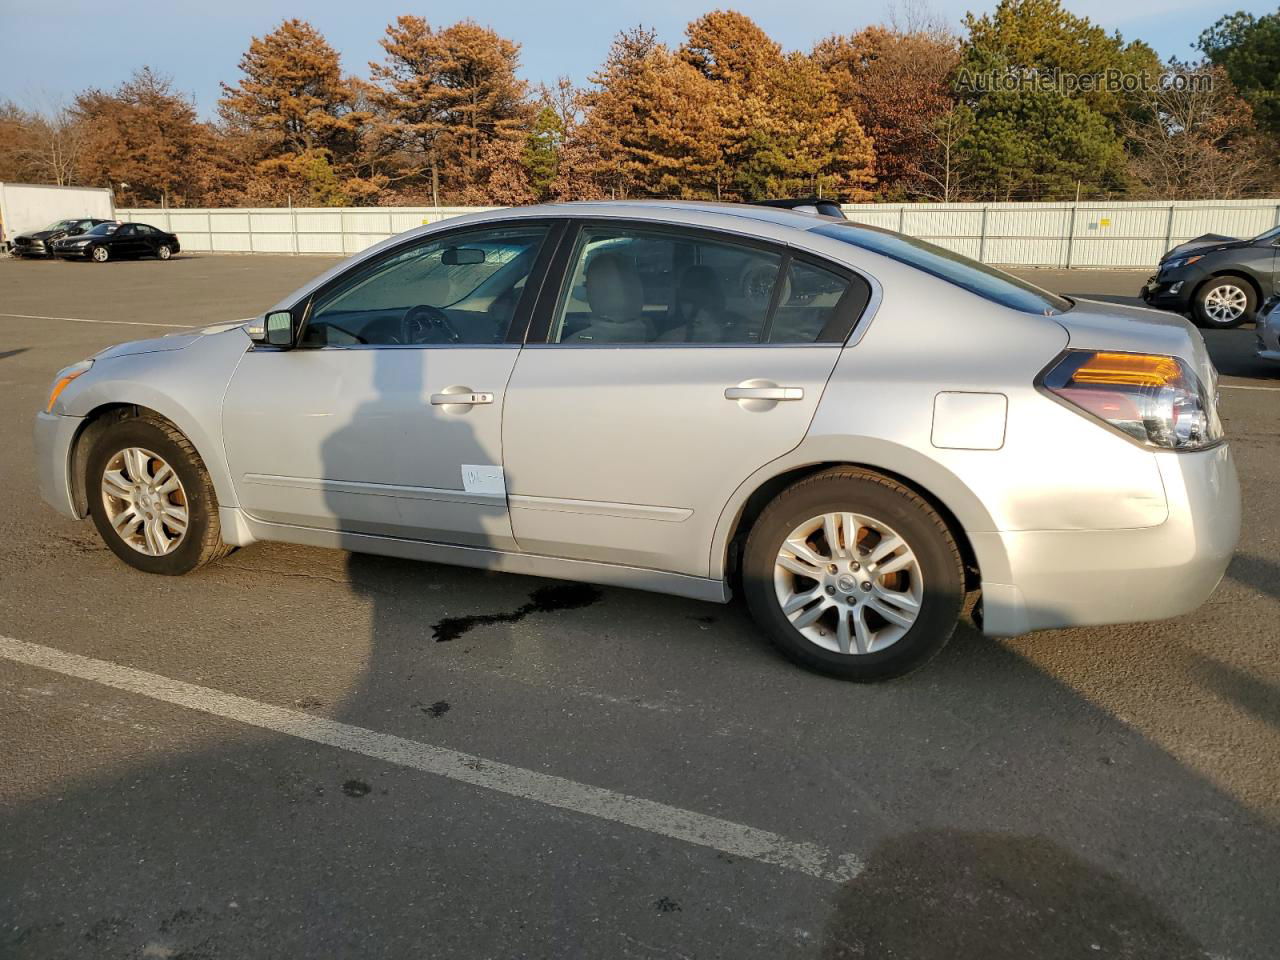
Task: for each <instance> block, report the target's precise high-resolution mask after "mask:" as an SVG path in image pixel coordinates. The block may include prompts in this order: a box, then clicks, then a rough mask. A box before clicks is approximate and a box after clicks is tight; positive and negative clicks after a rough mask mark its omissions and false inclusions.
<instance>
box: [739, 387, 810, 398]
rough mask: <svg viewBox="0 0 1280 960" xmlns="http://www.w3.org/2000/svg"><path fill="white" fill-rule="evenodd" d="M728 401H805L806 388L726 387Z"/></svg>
mask: <svg viewBox="0 0 1280 960" xmlns="http://www.w3.org/2000/svg"><path fill="white" fill-rule="evenodd" d="M724 398H725V399H726V400H803V399H804V387H725V390H724Z"/></svg>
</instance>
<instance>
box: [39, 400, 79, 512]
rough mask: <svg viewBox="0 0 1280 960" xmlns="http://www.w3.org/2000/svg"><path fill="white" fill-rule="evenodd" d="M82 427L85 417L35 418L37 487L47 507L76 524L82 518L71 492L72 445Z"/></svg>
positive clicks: (48, 414) (45, 415) (45, 414)
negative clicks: (75, 521)
mask: <svg viewBox="0 0 1280 960" xmlns="http://www.w3.org/2000/svg"><path fill="white" fill-rule="evenodd" d="M83 424H84V418H83V417H63V416H59V415H58V414H55V413H44V412H43V411H42V412H40V413H37V414H36V422H35V447H36V454H35V456H36V486H37V487H38V489H39V490H40V496H41V498H42V499H43V500H44V502H45V503H47V504H49V506H51V507H53V509H55V510H57V511H58V512H59V513H60V514H62V515H63V516H64V517H70V518H71V519H73V520H79V519H80V518H81V517H80V512H79V510H77V509H76V505H75V498H74V497H73V495H72V491H71V445H72V444H73V443H74V442H75V439H76V435H77V434H78V433H79V432H80V427H81V426H82V425H83Z"/></svg>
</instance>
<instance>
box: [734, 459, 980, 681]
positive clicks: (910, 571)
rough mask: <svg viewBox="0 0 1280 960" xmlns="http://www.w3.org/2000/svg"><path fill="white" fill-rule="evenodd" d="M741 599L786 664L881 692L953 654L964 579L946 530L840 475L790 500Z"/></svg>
mask: <svg viewBox="0 0 1280 960" xmlns="http://www.w3.org/2000/svg"><path fill="white" fill-rule="evenodd" d="M743 592H744V593H745V595H746V601H747V607H748V608H749V609H750V611H751V615H752V617H753V618H754V619H755V621H756V623H757V624H758V625H759V626H760V627H761V629H762V630H763V631H764V632H765V633H766V634H767V635H768V637H769V639H770V640H771V641H772V642H773V644H774V646H776V647H777V648H778V649H779V650H780V651H781V652H782V653H783V654H784V655H786V656H787V657H788V658H790V659H791V660H793V661H794V662H796V663H798V664H800V665H801V666H803V667H807V668H808V669H810V670H815V671H817V672H819V673H825V674H828V675H830V676H835V677H840V678H842V679H846V680H859V681H870V680H883V679H888V678H890V677H897V676H901V675H903V674H905V673H909V672H910V671H912V670H915V669H916V668H918V667H920V666H922V665H923V664H924V663H925V662H927V661H928V660H929V659H930V658H931V657H933V656H934V655H935V654H937V652H938V651H939V650H941V649H942V648H943V646H945V645H946V643H947V641H948V640H949V639H950V638H951V635H952V633H953V632H954V631H955V628H956V624H957V622H958V620H959V618H960V613H961V611H962V609H963V606H964V567H963V564H962V562H961V559H960V552H959V550H958V549H957V547H956V543H955V539H954V537H952V535H951V531H950V530H949V529H948V527H947V524H946V522H945V521H944V520H943V519H942V517H941V516H939V514H938V513H937V511H936V510H934V509H933V507H931V506H930V505H929V504H928V503H927V502H926V501H925V500H924V499H923V498H922V497H920V496H919V495H918V494H916V493H915V492H914V491H912V490H910V489H909V488H907V487H905V486H903V485H902V484H899V483H897V482H895V481H893V480H890V479H889V478H887V477H884V476H881V475H879V474H876V473H872V472H869V471H865V470H857V469H853V468H836V469H832V470H825V471H823V472H821V473H817V474H814V475H813V476H811V477H807V478H806V479H804V480H801V481H799V482H798V483H796V484H794V485H793V486H791V487H789V488H787V489H786V490H784V491H783V492H782V493H781V494H779V495H778V497H777V498H776V499H775V500H774V501H773V502H772V503H771V504H769V506H767V507H766V508H765V509H764V512H763V513H761V515H760V517H759V519H757V521H756V523H755V525H754V526H753V527H752V529H751V533H750V535H749V536H748V538H747V544H746V550H745V554H744V557H743Z"/></svg>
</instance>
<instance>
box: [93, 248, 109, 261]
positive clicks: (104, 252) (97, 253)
mask: <svg viewBox="0 0 1280 960" xmlns="http://www.w3.org/2000/svg"><path fill="white" fill-rule="evenodd" d="M89 259H90V260H92V261H93V262H94V263H106V262H107V261H108V260H110V259H111V251H110V250H108V249H107V248H106V247H90V248H89Z"/></svg>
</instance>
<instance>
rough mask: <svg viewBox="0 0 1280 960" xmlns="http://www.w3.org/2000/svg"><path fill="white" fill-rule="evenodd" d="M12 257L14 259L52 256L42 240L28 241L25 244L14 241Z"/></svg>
mask: <svg viewBox="0 0 1280 960" xmlns="http://www.w3.org/2000/svg"><path fill="white" fill-rule="evenodd" d="M13 255H14V256H15V257H49V256H52V255H53V254H52V253H51V252H50V249H49V247H48V246H47V245H46V244H45V242H44V241H43V240H28V241H27V242H26V243H22V242H20V241H17V240H15V241H14V243H13Z"/></svg>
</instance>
